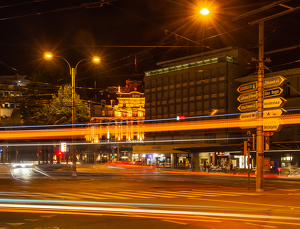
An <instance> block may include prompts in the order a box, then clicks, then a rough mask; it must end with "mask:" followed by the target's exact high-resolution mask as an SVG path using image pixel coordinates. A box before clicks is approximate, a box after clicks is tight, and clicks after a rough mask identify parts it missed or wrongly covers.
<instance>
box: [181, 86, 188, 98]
mask: <svg viewBox="0 0 300 229" xmlns="http://www.w3.org/2000/svg"><path fill="white" fill-rule="evenodd" d="M187 96H188V90H187V88H184V89H183V90H182V97H184V98H185V97H187Z"/></svg>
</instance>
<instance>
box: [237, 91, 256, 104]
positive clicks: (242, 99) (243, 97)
mask: <svg viewBox="0 0 300 229" xmlns="http://www.w3.org/2000/svg"><path fill="white" fill-rule="evenodd" d="M257 98H258V92H257V91H253V92H250V93H245V94H241V95H240V96H239V97H238V98H237V100H238V101H239V102H240V103H244V102H250V101H253V100H256V99H257Z"/></svg>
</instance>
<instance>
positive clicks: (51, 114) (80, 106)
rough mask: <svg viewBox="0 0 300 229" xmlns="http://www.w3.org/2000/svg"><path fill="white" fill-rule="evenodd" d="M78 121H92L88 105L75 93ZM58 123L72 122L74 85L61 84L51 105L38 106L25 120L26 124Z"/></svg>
mask: <svg viewBox="0 0 300 229" xmlns="http://www.w3.org/2000/svg"><path fill="white" fill-rule="evenodd" d="M75 106H76V123H87V122H88V121H90V113H89V108H88V105H87V104H85V103H84V102H83V101H82V100H81V99H80V96H79V95H78V94H75ZM32 123H34V124H36V125H56V124H71V123H72V87H71V86H70V85H65V86H61V87H60V88H59V90H58V93H57V95H53V96H52V100H51V103H50V105H49V106H46V105H45V106H43V107H36V108H34V109H33V110H32V112H31V117H27V119H26V120H24V124H27V125H28V124H32Z"/></svg>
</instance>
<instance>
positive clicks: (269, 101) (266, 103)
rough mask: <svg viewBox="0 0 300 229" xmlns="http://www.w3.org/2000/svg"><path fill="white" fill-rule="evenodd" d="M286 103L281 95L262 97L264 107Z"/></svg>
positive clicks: (278, 106) (273, 106) (276, 106)
mask: <svg viewBox="0 0 300 229" xmlns="http://www.w3.org/2000/svg"><path fill="white" fill-rule="evenodd" d="M285 103H286V100H285V99H284V98H282V97H279V98H272V99H264V108H281V107H283V106H284V104H285Z"/></svg>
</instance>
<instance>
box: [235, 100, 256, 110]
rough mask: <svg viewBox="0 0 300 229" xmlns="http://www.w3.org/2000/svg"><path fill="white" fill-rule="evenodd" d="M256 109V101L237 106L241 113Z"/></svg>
mask: <svg viewBox="0 0 300 229" xmlns="http://www.w3.org/2000/svg"><path fill="white" fill-rule="evenodd" d="M256 108H257V101H254V102H251V103H243V104H241V105H239V107H238V109H239V110H240V111H242V112H244V111H254V110H256Z"/></svg>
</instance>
